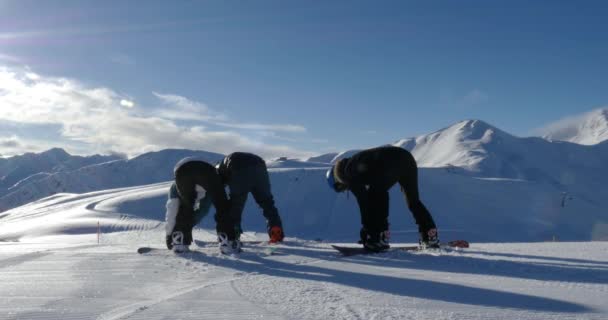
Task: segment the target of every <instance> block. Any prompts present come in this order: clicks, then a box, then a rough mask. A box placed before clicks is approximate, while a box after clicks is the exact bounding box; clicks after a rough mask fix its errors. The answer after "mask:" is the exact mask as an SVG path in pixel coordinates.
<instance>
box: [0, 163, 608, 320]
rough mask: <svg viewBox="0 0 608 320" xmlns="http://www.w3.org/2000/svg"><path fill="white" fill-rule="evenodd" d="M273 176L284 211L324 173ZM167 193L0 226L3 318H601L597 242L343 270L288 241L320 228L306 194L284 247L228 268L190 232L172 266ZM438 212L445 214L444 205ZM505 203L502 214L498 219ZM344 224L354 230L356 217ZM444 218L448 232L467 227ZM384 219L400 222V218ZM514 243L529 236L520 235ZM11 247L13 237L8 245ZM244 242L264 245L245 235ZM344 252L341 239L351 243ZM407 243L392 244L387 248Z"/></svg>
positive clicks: (108, 198)
mask: <svg viewBox="0 0 608 320" xmlns="http://www.w3.org/2000/svg"><path fill="white" fill-rule="evenodd" d="M277 170H278V171H281V172H285V173H286V174H285V175H280V176H279V177H275V178H274V179H275V180H274V181H275V182H277V183H278V184H279V185H281V186H282V187H291V189H290V190H285V191H284V192H281V196H280V198H281V200H280V201H279V202H280V203H281V205H282V206H284V205H287V204H289V203H290V201H292V199H290V198H289V197H287V194H288V193H292V194H295V195H297V194H298V192H301V191H303V190H311V189H313V187H315V186H316V183H317V181H318V180H319V179H318V178H319V177H317V176H316V175H317V174H319V173H320V172H321V170H317V169H311V170H310V172H309V171H307V170H303V169H295V170H286V169H277ZM433 171H434V173H429V172H425V173H424V174H425V176H426V178H427V181H434V182H436V183H444V182H446V181H442V180H441V179H442V178H440V177H444V178H445V175H447V174H449V173H445V172H439V171H436V170H435V169H433ZM296 177H297V178H299V179H298V180H295V179H294V178H296ZM464 178H466V177H464ZM277 179H279V180H277ZM280 179H285V181H290V182H291V185H284V184H282V183H281V182H280V181H281V180H280ZM467 179H471V178H467ZM447 180H448V181H449V180H450V179H447ZM458 182H460V181H458ZM518 183H521V182H515V181H511V182H506V181H503V182H501V183H499V184H496V183H493V182H491V181H485V180H479V184H480V185H479V186H478V188H472V189H469V191H470V192H472V193H471V194H469V197H470V199H472V200H474V198H475V197H476V196H478V194H479V192H483V191H484V190H485V188H493V189H492V190H487V193H488V194H491V193H496V192H497V191H499V190H505V189H506V190H508V191H507V192H515V191H516V190H519V189H520V188H509V185H510V184H518ZM459 185H460V184H459ZM451 187H452V186H446V188H451ZM467 187H471V186H470V185H469V186H467ZM528 187H529V188H530V189H536V188H535V187H532V186H528ZM166 188H167V183H161V184H156V185H149V186H145V187H135V188H123V189H117V190H107V191H98V192H94V193H89V194H84V195H73V194H58V195H55V196H53V197H50V198H47V199H45V200H44V201H39V202H36V203H31V204H28V205H26V206H23V207H20V208H17V209H14V210H11V211H8V212H6V213H4V214H2V215H0V216H3V217H2V218H0V221H1V222H2V223H0V235H1V236H0V238H2V239H4V240H5V241H0V270H1V271H2V272H0V283H2V285H1V286H0V301H2V303H1V304H0V319H11V320H13V319H42V320H51V319H102V320H118V319H134V320H136V319H142V320H143V319H147V320H155V319H184V320H190V319H227V320H237V319H303V320H307V319H319V320H320V319H344V320H346V319H433V320H448V319H450V320H451V319H468V320H482V319H483V320H485V319H524V320H541V319H542V320H544V319H558V320H562V319H563V320H566V319H585V320H600V319H606V317H607V316H608V307H607V306H606V303H605V302H606V300H607V299H608V244H607V243H606V242H570V243H568V242H545V243H518V244H514V243H479V242H473V243H472V245H471V247H470V248H469V249H464V250H456V251H451V252H440V253H439V252H435V253H434V252H389V253H382V254H375V255H367V256H354V257H347V258H345V257H341V256H339V255H338V254H337V253H336V252H335V251H333V250H332V249H331V247H330V244H331V242H328V241H327V240H326V241H324V242H318V241H311V240H303V239H298V238H293V234H295V233H296V230H304V229H305V227H302V228H300V229H299V228H298V223H302V224H305V223H306V222H309V223H310V222H312V221H314V220H315V219H318V218H319V216H316V217H315V216H311V215H314V214H317V215H321V212H320V211H314V210H312V209H314V208H315V205H316V204H315V203H316V202H318V201H321V203H320V204H318V205H319V206H323V205H324V204H323V201H324V200H319V199H317V198H314V201H313V200H312V199H308V198H307V196H308V195H312V194H304V195H297V196H294V198H300V197H302V198H303V199H299V200H298V199H294V200H293V201H295V203H298V204H301V205H303V206H305V208H307V209H306V210H302V211H297V212H295V213H294V212H291V211H287V210H283V213H284V214H285V215H287V217H288V219H286V220H287V221H288V229H287V230H288V232H290V236H289V237H288V238H287V239H286V243H285V244H282V245H278V246H275V247H274V249H273V254H272V255H269V254H268V252H269V250H268V247H267V246H263V245H254V244H246V245H245V247H244V252H243V253H241V254H240V255H239V256H238V257H231V256H223V255H221V254H219V253H218V249H217V245H216V244H215V243H214V241H215V236H214V234H213V231H212V230H213V229H209V228H205V229H196V230H195V233H194V238H195V239H196V240H198V241H197V243H196V244H195V245H193V246H192V248H193V249H194V250H195V252H192V253H187V254H182V255H175V254H173V253H171V252H169V251H168V250H166V249H163V248H164V228H163V225H162V223H161V222H160V221H159V218H160V217H161V216H162V214H161V212H162V204H163V201H164V192H165V191H166ZM530 189H526V187H525V184H524V187H523V190H521V191H519V192H520V193H519V194H511V195H510V196H521V195H524V194H526V192H527V191H530ZM319 192H320V191H319ZM465 195H466V194H463V193H457V194H455V196H460V197H462V196H465ZM315 196H318V194H315ZM485 196H486V195H485V194H482V195H481V198H482V199H483V198H484V197H485ZM286 197H287V198H286ZM531 198H533V197H529V198H526V199H523V201H529V200H530V199H531ZM305 200H308V201H305ZM325 200H328V201H329V202H334V203H335V206H336V207H339V208H341V209H339V210H346V209H348V211H350V210H351V209H353V208H352V207H349V208H346V207H343V206H344V205H345V203H350V204H352V202H353V201H354V200H353V199H350V200H349V199H346V197H340V199H337V198H335V196H333V197H329V198H327V199H325ZM444 200H445V201H448V202H451V200H450V197H448V198H447V199H444ZM503 200H504V201H506V200H508V197H507V196H506V195H505V197H504V199H503ZM463 203H464V202H463ZM505 204H507V203H506V202H500V201H499V202H498V203H496V206H497V207H502V206H503V205H505ZM288 208H292V209H293V208H296V207H295V206H288ZM486 209H488V208H487V207H481V208H479V207H478V208H476V209H475V210H476V212H477V213H478V214H479V215H478V217H483V215H484V214H485V215H487V216H488V217H487V218H485V221H491V220H492V216H494V212H492V211H485V210H486ZM336 210H338V209H336ZM305 213H307V214H309V216H306V215H305ZM459 213H462V212H459ZM295 214H297V216H296V215H295ZM333 214H334V215H335V214H336V213H335V212H333ZM344 214H349V216H348V217H350V220H354V221H356V220H358V218H356V216H352V215H351V214H353V212H344ZM451 214H452V215H455V217H454V221H456V220H460V219H463V218H462V215H459V216H456V214H455V213H454V212H452V213H451ZM334 215H332V213H331V212H330V214H329V217H328V218H327V221H328V222H329V228H327V229H326V230H325V234H326V235H330V236H331V235H333V236H336V237H337V236H338V235H336V234H335V233H341V232H342V231H344V232H346V231H348V233H349V234H352V235H353V236H354V235H355V234H357V233H358V229H357V228H356V227H355V226H354V225H349V224H348V223H347V224H340V223H339V222H338V221H335V220H334V218H337V216H334ZM246 216H247V217H249V218H252V219H255V220H256V222H257V224H258V225H259V224H260V222H261V216H260V214H259V210H258V209H257V208H253V207H251V206H250V207H248V209H247V212H246ZM464 216H465V217H466V215H464ZM393 218H394V219H396V220H401V219H403V215H402V213H400V214H398V215H394V216H393ZM297 219H299V221H297V222H296V221H294V220H297ZM441 219H442V222H441V223H442V225H443V226H447V225H448V224H449V222H448V220H446V216H442V218H441ZM465 219H466V218H465ZM494 219H496V220H502V219H503V217H501V216H498V217H496V216H494ZM514 219H515V218H514ZM210 220H211V219H207V220H206V223H210ZM404 220H405V219H404ZM570 220H572V219H570ZM485 221H484V222H485ZM97 223H99V225H100V226H101V233H100V236H99V238H98V237H97V233H96V231H97ZM248 226H249V227H251V228H253V227H255V226H254V225H252V224H251V223H250V224H249V225H248ZM409 226H410V227H411V223H410V224H409ZM480 227H483V226H480V225H476V224H475V222H473V221H470V220H469V223H467V226H466V227H465V229H464V231H466V233H463V234H462V235H467V234H473V233H475V232H480V233H483V232H484V231H483V230H475V228H480ZM513 227H518V226H515V225H511V224H509V221H504V225H503V229H505V230H506V229H511V228H513ZM519 227H526V226H519ZM331 229H334V230H331ZM336 230H340V231H339V232H335V231H336ZM512 231H513V232H514V233H519V234H522V233H525V231H524V230H521V229H518V228H514V229H512ZM10 234H13V236H14V237H12V238H11V237H6V236H7V235H10ZM19 234H20V236H17V235H19ZM447 234H449V233H448V232H445V233H443V235H447ZM503 234H504V235H506V234H507V232H506V231H504V232H503ZM402 235H404V234H402ZM405 235H406V236H407V238H408V239H409V240H408V241H406V242H408V243H407V244H411V243H412V242H413V240H415V235H414V234H411V233H410V234H405ZM243 238H244V239H245V240H247V239H250V240H263V239H266V238H267V236H266V235H265V234H263V233H261V234H260V233H253V232H247V233H245V234H244V235H243ZM352 239H354V237H350V238H348V239H346V237H345V240H346V241H347V242H350V243H353V242H354V241H353V240H352ZM98 241H99V242H98ZM404 244H405V243H400V244H397V243H396V242H395V241H394V242H393V246H398V245H404ZM353 245H354V244H353ZM139 246H152V247H156V248H159V249H160V250H158V251H156V252H155V253H151V254H145V255H139V254H137V253H136V252H135V250H136V249H137V248H138V247H139Z"/></svg>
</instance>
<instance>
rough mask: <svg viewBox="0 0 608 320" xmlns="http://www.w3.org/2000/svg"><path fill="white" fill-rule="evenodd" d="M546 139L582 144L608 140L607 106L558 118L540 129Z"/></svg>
mask: <svg viewBox="0 0 608 320" xmlns="http://www.w3.org/2000/svg"><path fill="white" fill-rule="evenodd" d="M541 132H542V136H543V138H545V139H548V140H561V141H568V142H573V143H578V144H584V145H593V144H598V143H600V142H602V141H606V140H608V108H601V109H596V110H593V111H590V112H587V113H584V114H582V115H578V116H574V117H569V118H565V119H562V120H559V121H557V122H555V123H552V124H550V125H549V126H547V127H545V128H544V129H541Z"/></svg>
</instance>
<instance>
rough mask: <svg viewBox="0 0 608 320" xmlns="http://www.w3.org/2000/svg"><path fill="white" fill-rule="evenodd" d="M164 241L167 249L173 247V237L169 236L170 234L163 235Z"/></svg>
mask: <svg viewBox="0 0 608 320" xmlns="http://www.w3.org/2000/svg"><path fill="white" fill-rule="evenodd" d="M165 241H166V242H167V249H169V250H171V249H173V238H172V237H171V235H170V234H168V235H167V236H166V237H165Z"/></svg>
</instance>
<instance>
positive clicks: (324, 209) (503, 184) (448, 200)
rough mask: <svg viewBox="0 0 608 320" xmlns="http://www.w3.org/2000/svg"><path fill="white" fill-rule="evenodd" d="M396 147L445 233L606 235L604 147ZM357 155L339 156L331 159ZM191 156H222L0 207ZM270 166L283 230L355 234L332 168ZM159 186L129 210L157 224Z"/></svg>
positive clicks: (507, 142) (442, 136)
mask: <svg viewBox="0 0 608 320" xmlns="http://www.w3.org/2000/svg"><path fill="white" fill-rule="evenodd" d="M396 145H398V146H402V147H404V148H407V149H409V150H411V151H412V153H413V154H414V155H415V156H416V158H417V159H418V161H419V164H420V166H421V167H423V168H421V170H420V185H421V190H422V193H421V194H422V199H423V200H424V202H425V204H426V205H427V206H428V207H429V209H430V210H431V212H432V213H433V215H434V216H435V218H436V220H437V221H438V223H439V225H440V228H441V230H442V232H453V233H452V234H448V236H449V237H452V236H454V237H455V236H459V237H460V235H462V236H466V237H467V238H469V239H473V240H478V241H480V240H481V241H490V240H492V241H499V240H500V241H507V240H508V241H531V240H547V239H551V238H553V237H554V236H557V237H559V238H561V239H569V240H589V239H605V237H606V223H608V214H607V212H606V210H605V208H606V207H608V200H607V199H608V189H606V188H605V186H604V183H605V182H604V181H606V180H607V179H608V168H607V167H606V165H605V163H608V143H600V144H597V145H593V146H583V145H578V144H573V143H568V142H550V141H546V140H544V139H540V138H518V137H515V136H512V135H510V134H508V133H505V132H503V131H501V130H499V129H497V128H494V127H492V126H491V125H489V124H487V123H484V122H483V121H479V120H469V121H463V122H460V123H457V124H455V125H453V126H450V127H448V128H445V129H443V130H439V131H437V132H434V133H432V134H429V135H426V136H422V137H418V138H415V139H407V140H402V141H399V142H397V143H396ZM354 152H356V150H351V151H346V152H342V153H340V154H338V155H336V156H335V157H334V159H333V160H332V162H335V161H336V159H339V158H341V157H345V156H349V155H352V154H353V153H354ZM192 155H197V156H203V157H208V158H209V161H210V162H215V161H217V160H219V159H220V158H221V155H219V154H212V153H205V152H199V153H197V152H194V151H188V150H165V151H162V152H157V153H150V154H146V155H142V156H140V157H138V158H135V159H131V160H128V161H126V160H123V161H114V162H110V163H105V164H102V165H95V166H89V167H85V168H82V169H80V170H77V171H72V172H65V173H58V174H54V175H51V176H48V177H43V178H42V179H36V181H34V182H32V183H28V184H25V185H23V186H22V187H20V188H18V189H17V190H15V191H14V192H12V193H11V194H9V195H7V196H5V197H3V198H0V210H1V209H2V208H6V209H8V208H14V207H16V206H18V205H20V204H24V203H27V202H30V201H33V200H36V199H40V198H42V197H44V196H50V195H53V194H55V193H57V192H64V193H66V192H67V193H81V192H88V191H95V190H103V189H110V188H122V187H132V186H138V185H144V184H150V183H158V182H168V181H169V180H171V178H172V176H171V174H172V168H173V165H174V164H175V163H176V162H177V161H178V160H179V159H181V158H182V157H185V156H192ZM268 166H269V168H271V180H272V181H271V182H272V187H273V190H274V193H275V198H276V201H277V205H278V207H279V210H280V211H281V214H282V215H283V216H284V220H285V223H286V227H287V230H288V232H289V233H291V234H293V235H296V236H299V237H303V238H307V239H314V238H317V237H318V238H324V239H325V238H331V239H337V240H339V239H349V240H352V237H353V236H354V235H355V234H354V233H353V232H352V230H356V229H358V228H359V222H358V221H359V220H358V214H357V212H358V208H357V206H356V203H355V201H354V199H352V197H351V198H350V199H349V198H348V197H347V196H346V195H344V194H342V195H336V194H335V193H333V192H332V191H331V190H329V188H328V187H327V185H326V182H325V178H324V175H325V171H326V169H327V168H328V167H329V166H330V164H325V163H317V162H310V161H298V160H289V159H286V160H281V161H270V162H268ZM163 189H166V186H163V187H160V189H159V190H158V191H156V192H157V193H156V194H155V197H153V199H150V201H148V202H146V203H147V204H146V205H145V206H144V208H140V209H135V210H134V211H128V212H127V213H128V214H129V215H132V216H138V217H142V216H141V215H142V214H143V213H144V212H145V213H146V214H149V213H150V212H154V214H155V216H154V219H153V220H155V221H160V220H162V214H163V211H164V209H163V203H164V197H165V195H164V192H165V191H166V190H163ZM145 199H147V198H146V197H144V198H142V200H141V201H144V200H145ZM146 201H147V200H146ZM24 208H27V206H26V207H24ZM134 208H138V207H137V206H135V207H134ZM24 210H25V211H24ZM28 210H29V209H22V208H17V209H15V210H12V211H8V212H6V213H5V214H4V215H3V216H5V217H6V218H4V219H3V223H4V224H6V225H8V224H7V223H8V221H9V219H8V217H9V216H12V217H17V216H19V215H21V214H24V213H23V212H28ZM247 210H248V212H251V213H247V214H246V215H245V218H244V221H245V224H246V226H247V227H248V228H250V229H251V230H256V231H262V230H263V229H264V226H263V222H262V219H261V216H260V211H259V210H258V209H257V206H255V204H253V202H252V201H251V200H250V202H248V206H247ZM121 212H122V211H121ZM573 217H576V219H573ZM143 218H146V217H143ZM391 226H392V229H393V230H394V231H396V232H395V233H394V234H399V232H410V231H412V230H413V229H414V226H413V223H412V218H411V215H410V214H409V211H407V209H406V206H405V201H404V199H403V196H402V195H401V194H400V192H399V190H398V188H397V187H395V188H394V189H393V190H392V191H391ZM9 229H10V228H9ZM9 229H5V230H9ZM26 233H27V232H26V231H24V232H23V233H22V234H21V235H17V236H16V237H19V236H22V235H23V234H26ZM1 236H2V234H1V233H0V238H1ZM410 236H411V234H410Z"/></svg>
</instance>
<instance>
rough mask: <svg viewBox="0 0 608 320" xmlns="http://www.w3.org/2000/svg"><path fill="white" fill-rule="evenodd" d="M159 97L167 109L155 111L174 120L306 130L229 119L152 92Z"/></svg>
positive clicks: (201, 105)
mask: <svg viewBox="0 0 608 320" xmlns="http://www.w3.org/2000/svg"><path fill="white" fill-rule="evenodd" d="M153 94H154V95H155V96H156V97H157V98H158V99H160V100H161V101H162V102H163V103H164V104H165V105H166V106H167V107H168V109H162V110H160V111H158V112H157V114H158V115H160V116H162V117H164V118H169V119H175V120H197V121H204V122H211V123H213V124H215V125H217V126H222V127H226V128H232V129H243V130H255V131H282V132H306V128H305V127H303V126H300V125H295V124H261V123H243V122H238V121H234V120H232V119H230V117H228V116H227V115H225V114H223V113H221V112H217V111H214V110H212V109H210V108H209V107H208V106H207V105H206V104H204V103H201V102H197V101H192V100H190V99H188V98H185V97H182V96H178V95H172V94H161V93H157V92H154V93H153Z"/></svg>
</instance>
